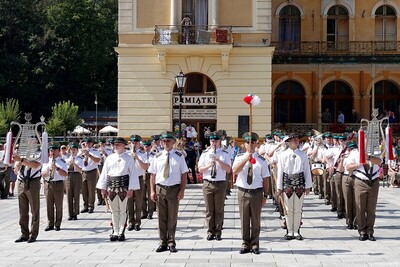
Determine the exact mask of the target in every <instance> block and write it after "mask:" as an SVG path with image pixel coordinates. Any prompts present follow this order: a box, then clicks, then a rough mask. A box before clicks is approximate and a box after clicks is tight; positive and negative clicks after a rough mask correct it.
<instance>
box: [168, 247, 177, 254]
mask: <svg viewBox="0 0 400 267" xmlns="http://www.w3.org/2000/svg"><path fill="white" fill-rule="evenodd" d="M169 251H170V252H171V253H176V252H178V250H177V249H176V247H175V246H169Z"/></svg>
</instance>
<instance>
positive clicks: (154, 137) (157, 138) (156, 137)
mask: <svg viewBox="0 0 400 267" xmlns="http://www.w3.org/2000/svg"><path fill="white" fill-rule="evenodd" d="M151 139H152V140H153V141H157V140H160V139H161V135H159V134H154V135H152V136H151Z"/></svg>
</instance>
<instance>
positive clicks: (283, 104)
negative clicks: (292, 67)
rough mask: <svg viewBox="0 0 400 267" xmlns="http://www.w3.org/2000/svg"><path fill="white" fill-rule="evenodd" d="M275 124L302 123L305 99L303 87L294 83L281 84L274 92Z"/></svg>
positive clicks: (303, 120) (291, 81)
mask: <svg viewBox="0 0 400 267" xmlns="http://www.w3.org/2000/svg"><path fill="white" fill-rule="evenodd" d="M274 101H275V102H274V104H275V107H274V110H275V112H274V113H275V116H274V117H275V122H280V123H304V122H305V117H306V116H305V115H306V114H305V113H306V109H305V106H306V98H305V92H304V88H303V86H301V84H299V83H298V82H296V81H293V80H289V81H285V82H282V83H281V84H279V85H278V87H277V88H276V90H275V100H274Z"/></svg>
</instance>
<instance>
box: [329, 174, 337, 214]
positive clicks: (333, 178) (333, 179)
mask: <svg viewBox="0 0 400 267" xmlns="http://www.w3.org/2000/svg"><path fill="white" fill-rule="evenodd" d="M329 183H330V188H331V199H330V200H331V204H332V208H336V209H337V193H336V174H332V176H331V179H330V181H329Z"/></svg>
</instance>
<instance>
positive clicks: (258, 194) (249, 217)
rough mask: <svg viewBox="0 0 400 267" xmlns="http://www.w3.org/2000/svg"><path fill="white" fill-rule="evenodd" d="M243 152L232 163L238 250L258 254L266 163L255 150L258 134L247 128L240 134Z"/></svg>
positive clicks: (266, 171) (264, 201)
mask: <svg viewBox="0 0 400 267" xmlns="http://www.w3.org/2000/svg"><path fill="white" fill-rule="evenodd" d="M243 140H244V141H245V142H246V144H245V147H246V153H244V154H242V155H238V156H237V157H236V159H235V161H234V163H233V167H232V169H233V171H234V173H235V174H237V180H236V185H237V187H238V190H239V191H238V203H239V213H240V222H241V229H242V240H243V242H242V248H241V250H240V252H239V253H240V254H245V253H249V252H253V253H254V254H260V244H259V239H260V228H261V227H260V219H261V208H262V207H263V206H264V205H265V203H266V201H267V197H268V196H267V193H268V180H267V178H268V177H269V176H270V173H269V170H268V164H267V162H266V160H265V158H264V157H262V156H261V155H260V154H258V153H257V152H256V151H255V146H256V142H257V140H258V135H257V134H256V133H254V132H252V133H251V134H250V133H249V132H247V133H245V134H244V135H243Z"/></svg>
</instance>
